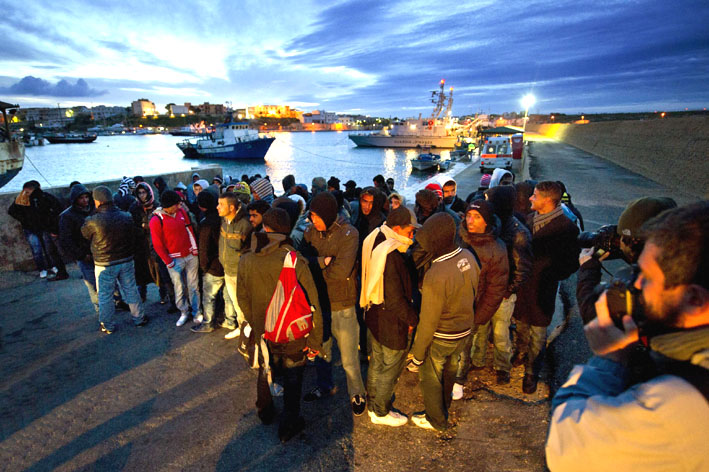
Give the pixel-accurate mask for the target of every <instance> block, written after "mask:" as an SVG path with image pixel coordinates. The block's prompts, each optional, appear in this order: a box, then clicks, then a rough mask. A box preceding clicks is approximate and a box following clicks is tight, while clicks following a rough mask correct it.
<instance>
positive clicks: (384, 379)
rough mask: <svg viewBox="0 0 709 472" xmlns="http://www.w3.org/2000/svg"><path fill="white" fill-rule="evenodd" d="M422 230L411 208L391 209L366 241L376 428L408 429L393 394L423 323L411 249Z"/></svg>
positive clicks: (365, 296) (365, 299) (363, 301)
mask: <svg viewBox="0 0 709 472" xmlns="http://www.w3.org/2000/svg"><path fill="white" fill-rule="evenodd" d="M418 227H420V225H419V224H418V223H416V220H415V218H414V216H413V214H412V213H411V212H410V211H409V210H408V209H406V208H403V207H400V208H397V209H396V210H392V211H391V212H390V213H389V216H387V221H386V224H384V225H382V226H381V227H379V228H377V229H375V230H374V231H373V232H372V233H371V234H370V235H369V236H367V238H366V239H365V240H364V246H363V249H362V267H363V268H362V295H361V296H360V301H359V302H360V306H361V307H363V308H365V309H366V315H365V320H366V323H367V328H368V331H369V333H368V335H369V339H370V345H371V346H372V356H371V359H370V362H369V369H368V371H367V393H368V395H369V419H370V420H371V421H372V423H374V424H383V425H387V426H403V425H405V424H406V423H407V422H408V418H407V416H406V415H404V414H402V413H400V412H398V411H396V410H394V409H393V408H392V394H393V393H394V387H395V386H396V383H397V381H398V379H399V375H400V374H401V370H402V368H403V367H404V362H405V361H406V352H407V348H408V334H409V329H410V328H411V327H414V326H416V324H417V323H418V313H417V310H416V308H415V307H414V304H413V289H414V283H413V270H414V269H413V264H412V263H411V261H410V260H408V259H407V256H406V249H407V248H408V247H409V246H410V245H411V243H412V242H413V241H412V240H411V239H412V237H413V234H414V230H415V229H416V228H418Z"/></svg>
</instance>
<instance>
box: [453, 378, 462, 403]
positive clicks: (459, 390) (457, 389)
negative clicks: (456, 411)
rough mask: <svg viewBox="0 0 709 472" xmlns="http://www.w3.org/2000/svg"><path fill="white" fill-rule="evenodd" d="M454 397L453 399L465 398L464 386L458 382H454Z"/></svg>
mask: <svg viewBox="0 0 709 472" xmlns="http://www.w3.org/2000/svg"><path fill="white" fill-rule="evenodd" d="M452 398H453V400H460V399H461V398H463V386H462V385H461V384H459V383H457V382H456V383H454V384H453V394H452Z"/></svg>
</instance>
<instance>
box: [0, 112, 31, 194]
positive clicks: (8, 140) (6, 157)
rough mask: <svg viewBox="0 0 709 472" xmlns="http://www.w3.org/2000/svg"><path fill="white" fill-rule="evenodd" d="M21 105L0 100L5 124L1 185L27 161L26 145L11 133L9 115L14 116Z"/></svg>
mask: <svg viewBox="0 0 709 472" xmlns="http://www.w3.org/2000/svg"><path fill="white" fill-rule="evenodd" d="M19 107H20V106H19V105H12V104H10V103H7V102H2V101H0V111H1V112H2V122H3V124H4V126H3V128H0V187H2V186H3V185H5V184H6V183H8V182H9V181H10V180H12V178H13V177H15V176H16V175H17V174H18V173H19V172H20V170H22V166H23V164H24V162H25V145H24V143H23V142H22V141H21V140H20V139H18V138H16V137H15V136H13V135H12V133H10V119H9V118H8V115H10V116H14V114H15V113H16V112H17V109H18V108H19Z"/></svg>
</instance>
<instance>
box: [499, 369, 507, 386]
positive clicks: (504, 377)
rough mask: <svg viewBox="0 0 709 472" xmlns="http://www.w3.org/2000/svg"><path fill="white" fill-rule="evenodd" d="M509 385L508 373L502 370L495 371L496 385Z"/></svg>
mask: <svg viewBox="0 0 709 472" xmlns="http://www.w3.org/2000/svg"><path fill="white" fill-rule="evenodd" d="M508 383H510V373H509V372H506V371H504V370H498V371H497V385H507V384H508Z"/></svg>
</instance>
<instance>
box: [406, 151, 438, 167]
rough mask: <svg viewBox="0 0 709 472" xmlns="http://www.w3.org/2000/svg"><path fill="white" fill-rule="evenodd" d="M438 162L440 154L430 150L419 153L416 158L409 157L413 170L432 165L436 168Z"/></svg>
mask: <svg viewBox="0 0 709 472" xmlns="http://www.w3.org/2000/svg"><path fill="white" fill-rule="evenodd" d="M440 164H441V156H440V155H439V154H432V153H430V152H426V153H423V154H419V156H418V157H417V158H416V159H411V167H413V168H414V169H415V170H428V169H432V168H434V167H435V168H438V166H439V165H440Z"/></svg>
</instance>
